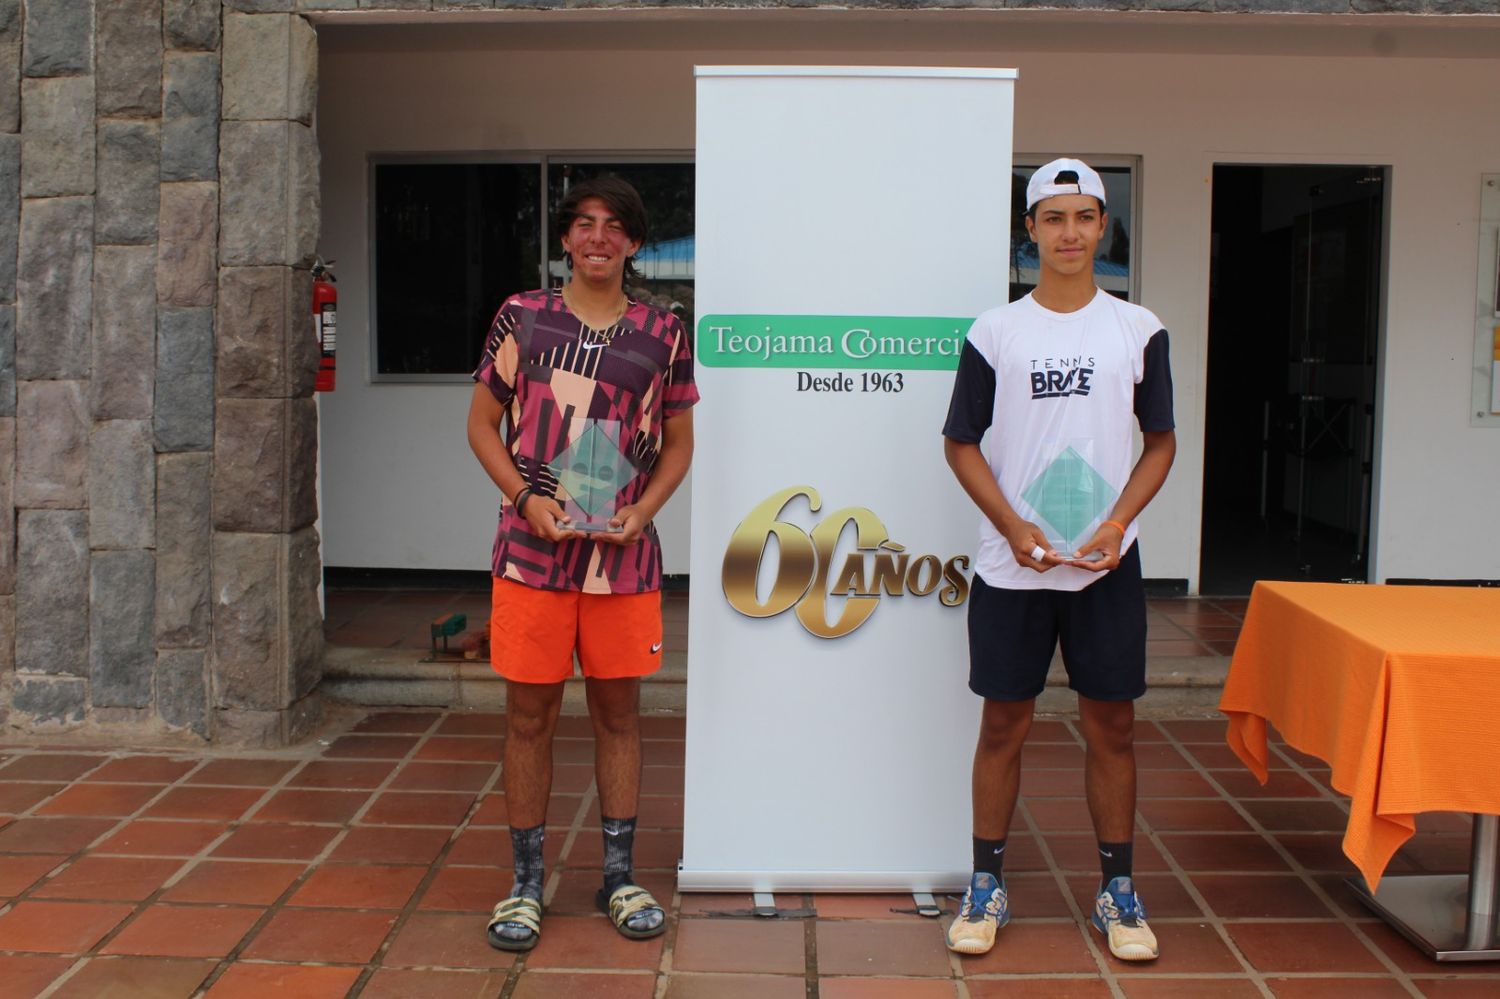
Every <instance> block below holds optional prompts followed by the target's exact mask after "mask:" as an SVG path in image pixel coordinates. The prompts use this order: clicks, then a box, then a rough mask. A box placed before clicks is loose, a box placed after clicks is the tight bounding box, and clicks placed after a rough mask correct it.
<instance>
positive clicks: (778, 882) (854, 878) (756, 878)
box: [677, 864, 970, 908]
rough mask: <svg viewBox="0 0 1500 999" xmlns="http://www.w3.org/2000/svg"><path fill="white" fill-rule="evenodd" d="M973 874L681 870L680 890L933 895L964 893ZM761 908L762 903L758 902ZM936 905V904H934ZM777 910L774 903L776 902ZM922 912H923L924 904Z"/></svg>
mask: <svg viewBox="0 0 1500 999" xmlns="http://www.w3.org/2000/svg"><path fill="white" fill-rule="evenodd" d="M969 877H970V872H969V870H968V869H964V870H949V871H709V870H699V869H689V868H687V867H685V866H683V865H681V864H679V865H678V868H677V889H678V891H682V892H696V891H705V892H745V893H747V894H751V895H757V896H758V895H761V894H765V895H774V894H775V893H777V892H829V893H855V892H890V893H899V894H903V895H913V896H916V895H919V894H925V895H926V896H927V897H928V898H929V899H931V898H932V896H933V895H936V894H942V893H945V892H962V891H963V890H964V889H965V888H967V887H968V886H969ZM755 904H756V906H757V907H759V906H760V904H761V903H760V899H759V898H757V899H756V900H755ZM933 904H934V905H935V904H936V903H933ZM772 906H773V908H774V899H773V901H772ZM918 908H921V903H920V901H919V902H918Z"/></svg>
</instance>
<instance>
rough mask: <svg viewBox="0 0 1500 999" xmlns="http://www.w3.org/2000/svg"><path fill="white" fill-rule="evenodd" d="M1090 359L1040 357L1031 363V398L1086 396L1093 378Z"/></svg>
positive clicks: (1092, 360) (1092, 365) (1093, 361)
mask: <svg viewBox="0 0 1500 999" xmlns="http://www.w3.org/2000/svg"><path fill="white" fill-rule="evenodd" d="M1097 363H1098V362H1096V361H1095V360H1094V359H1093V358H1092V357H1040V358H1037V359H1035V360H1033V361H1032V362H1031V397H1032V398H1033V399H1062V398H1066V397H1067V396H1070V395H1088V394H1089V388H1090V387H1091V383H1092V380H1093V377H1094V366H1095V364H1097Z"/></svg>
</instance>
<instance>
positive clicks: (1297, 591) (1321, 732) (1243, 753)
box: [1219, 582, 1500, 891]
mask: <svg viewBox="0 0 1500 999" xmlns="http://www.w3.org/2000/svg"><path fill="white" fill-rule="evenodd" d="M1219 709H1220V710H1221V711H1223V712H1224V713H1225V714H1226V715H1228V716H1229V736H1228V738H1229V745H1230V747H1231V748H1232V749H1233V750H1234V751H1235V753H1236V754H1237V755H1238V756H1239V758H1240V759H1241V760H1243V761H1244V762H1245V765H1246V766H1247V767H1249V768H1250V769H1251V770H1252V771H1254V772H1255V775H1256V776H1257V777H1259V778H1260V781H1261V783H1262V784H1264V783H1265V782H1266V779H1267V770H1266V761H1267V749H1266V723H1267V722H1269V723H1271V724H1272V725H1275V726H1276V728H1277V729H1278V730H1279V731H1280V733H1281V735H1282V737H1283V738H1284V739H1285V740H1286V741H1287V744H1288V745H1291V746H1293V747H1295V748H1297V749H1299V750H1301V751H1302V752H1304V753H1310V754H1311V755H1313V756H1317V757H1319V758H1321V759H1323V760H1326V761H1328V764H1329V766H1330V767H1332V769H1333V786H1334V787H1335V788H1336V789H1337V790H1338V791H1339V792H1341V793H1343V794H1346V795H1348V796H1349V798H1350V799H1351V801H1350V812H1349V826H1348V829H1347V830H1346V831H1345V834H1344V853H1345V854H1346V855H1347V856H1348V857H1349V859H1350V860H1352V861H1353V862H1354V864H1355V866H1356V867H1358V868H1359V870H1360V873H1361V874H1363V875H1364V877H1365V882H1366V883H1367V884H1368V885H1369V886H1370V889H1371V890H1372V891H1373V890H1374V889H1375V887H1376V886H1377V885H1378V884H1379V882H1380V876H1381V874H1382V873H1383V872H1384V871H1385V867H1386V864H1387V863H1389V862H1390V859H1391V855H1392V854H1394V853H1395V852H1396V850H1397V849H1399V848H1400V846H1401V844H1402V843H1404V842H1406V840H1407V839H1409V838H1410V837H1411V835H1412V833H1413V831H1414V830H1415V828H1416V815H1417V813H1418V812H1428V811H1453V812H1480V813H1493V814H1500V589H1479V588H1469V587H1447V586H1357V585H1346V584H1338V583H1274V582H1262V583H1257V584H1256V585H1255V590H1254V592H1253V593H1252V594H1251V597H1250V609H1249V611H1248V612H1247V613H1246V616H1245V627H1244V628H1243V629H1242V630H1241V632H1240V639H1239V644H1238V645H1237V646H1236V647H1235V650H1234V660H1233V661H1232V662H1231V664H1230V667H1229V679H1228V680H1227V681H1226V682H1225V684H1224V695H1223V697H1222V698H1221V699H1220V701H1219Z"/></svg>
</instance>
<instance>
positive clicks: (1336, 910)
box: [1167, 722, 1422, 999]
mask: <svg viewBox="0 0 1500 999" xmlns="http://www.w3.org/2000/svg"><path fill="white" fill-rule="evenodd" d="M1226 727H1227V722H1226ZM1167 734H1168V736H1169V737H1170V738H1172V739H1173V740H1174V742H1175V741H1176V740H1175V737H1174V736H1172V735H1171V733H1170V732H1168V733H1167ZM1267 745H1268V747H1269V748H1270V749H1271V751H1272V752H1274V753H1276V754H1277V755H1279V756H1281V757H1282V758H1283V759H1284V760H1286V761H1287V763H1288V764H1289V765H1290V768H1291V770H1292V771H1293V772H1294V773H1296V774H1298V775H1299V776H1300V777H1301V778H1302V779H1303V780H1307V781H1312V783H1313V785H1314V786H1315V787H1317V788H1318V791H1319V792H1320V793H1319V795H1318V797H1319V798H1322V799H1326V800H1331V801H1333V802H1334V803H1335V804H1336V805H1338V806H1339V807H1340V808H1341V809H1343V810H1344V811H1345V812H1346V813H1347V812H1348V805H1347V804H1346V803H1345V802H1344V801H1343V800H1342V799H1340V798H1339V797H1337V796H1336V795H1334V794H1333V792H1331V791H1329V789H1328V788H1326V787H1324V785H1323V784H1322V782H1320V781H1317V780H1314V779H1313V777H1312V775H1311V774H1309V773H1308V771H1307V770H1306V769H1305V768H1304V767H1303V766H1302V765H1301V764H1300V763H1299V762H1298V761H1296V760H1294V759H1292V758H1291V757H1290V756H1288V755H1287V754H1286V753H1283V752H1281V750H1280V748H1279V747H1278V746H1277V744H1276V742H1275V741H1272V740H1268V741H1267ZM1195 763H1196V760H1195ZM1200 769H1201V770H1202V774H1201V776H1202V777H1203V778H1204V779H1205V780H1208V781H1209V782H1210V783H1211V784H1212V786H1213V787H1214V788H1215V789H1216V790H1217V791H1218V792H1219V794H1220V795H1221V796H1222V797H1223V798H1224V800H1226V801H1227V802H1229V804H1230V807H1232V808H1233V809H1235V811H1237V812H1239V813H1240V816H1241V817H1242V818H1243V819H1244V820H1245V821H1246V822H1248V823H1249V824H1250V828H1251V830H1252V831H1254V832H1255V833H1257V834H1258V835H1259V836H1260V837H1261V838H1262V839H1263V840H1265V841H1266V842H1267V843H1268V844H1269V845H1270V846H1271V848H1272V850H1274V851H1275V852H1276V854H1277V855H1278V856H1280V857H1281V859H1282V861H1283V862H1284V863H1286V864H1287V865H1288V866H1290V868H1291V870H1292V873H1293V874H1294V875H1296V876H1297V877H1298V878H1299V879H1300V880H1301V881H1302V884H1303V886H1304V887H1306V888H1307V889H1308V890H1310V891H1311V892H1312V893H1313V895H1314V896H1315V897H1316V898H1317V899H1318V900H1319V901H1320V902H1322V903H1323V905H1324V906H1325V907H1326V908H1327V909H1328V910H1329V911H1330V912H1331V913H1333V921H1334V922H1337V923H1339V924H1341V925H1342V926H1343V927H1344V928H1345V929H1346V930H1348V931H1349V932H1350V933H1351V934H1352V935H1353V936H1354V937H1355V939H1357V940H1359V941H1360V943H1362V944H1363V945H1364V947H1365V949H1366V950H1367V951H1369V952H1370V953H1371V954H1372V955H1373V956H1374V957H1375V959H1376V961H1377V962H1379V963H1380V964H1381V965H1383V966H1384V967H1385V968H1386V970H1387V972H1388V973H1389V975H1390V976H1391V977H1393V978H1395V979H1396V981H1397V983H1398V984H1399V985H1401V987H1402V988H1404V989H1406V991H1407V992H1408V993H1409V994H1411V995H1414V996H1417V997H1418V999H1421V995H1422V993H1421V991H1420V990H1419V989H1417V988H1416V987H1415V986H1414V985H1413V984H1412V982H1411V979H1410V977H1409V976H1408V975H1407V974H1406V973H1405V972H1404V971H1403V970H1402V969H1401V967H1400V966H1399V965H1398V964H1396V963H1395V961H1393V960H1392V959H1391V958H1390V956H1389V955H1387V954H1386V953H1385V951H1384V949H1382V948H1381V947H1379V946H1378V945H1376V943H1375V941H1373V940H1371V939H1370V937H1369V935H1368V934H1367V933H1365V932H1364V930H1363V929H1361V928H1360V926H1359V924H1358V923H1357V922H1356V921H1355V920H1354V919H1353V918H1352V917H1350V915H1349V914H1348V912H1346V911H1345V910H1344V907H1343V906H1341V905H1339V904H1338V903H1337V902H1335V901H1334V899H1333V897H1332V896H1331V895H1329V894H1328V893H1327V892H1326V891H1324V890H1323V886H1322V885H1320V884H1318V882H1317V879H1316V878H1314V877H1313V876H1312V872H1310V871H1308V870H1307V868H1305V867H1304V866H1303V865H1302V863H1301V861H1299V860H1298V859H1297V858H1296V857H1295V856H1294V855H1293V854H1292V852H1291V851H1290V850H1288V849H1287V848H1286V847H1285V846H1283V845H1282V843H1281V840H1280V839H1279V838H1278V837H1277V836H1276V834H1274V833H1271V832H1269V831H1267V830H1266V828H1265V826H1264V825H1262V824H1261V822H1260V821H1259V820H1258V819H1257V818H1256V817H1255V816H1254V815H1253V814H1251V812H1250V811H1249V809H1247V808H1245V807H1244V804H1243V803H1242V802H1240V801H1239V800H1238V799H1237V798H1236V797H1235V796H1234V795H1231V794H1230V793H1229V792H1228V791H1226V790H1225V789H1224V787H1223V785H1221V784H1220V783H1219V782H1218V781H1217V780H1216V779H1214V778H1213V776H1212V773H1211V772H1210V771H1208V770H1207V769H1206V768H1201V767H1200Z"/></svg>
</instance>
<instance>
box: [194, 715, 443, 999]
mask: <svg viewBox="0 0 1500 999" xmlns="http://www.w3.org/2000/svg"><path fill="white" fill-rule="evenodd" d="M429 727H430V726H429ZM314 745H318V743H314ZM415 748H416V746H415V744H414V745H413V747H412V750H413V751H414V750H415ZM321 759H324V757H323V756H322V754H321V753H319V754H318V755H317V756H305V757H303V758H302V759H301V760H300V761H299V762H298V763H297V765H295V766H293V767H291V768H290V769H289V770H287V772H286V773H284V774H282V775H281V779H280V780H278V781H277V782H276V783H275V784H273V785H271V786H270V787H268V788H267V789H266V793H265V794H264V795H262V796H261V799H260V800H259V801H258V802H256V804H255V805H253V806H252V808H253V811H247V812H246V813H245V815H246V816H249V815H253V814H255V812H258V811H260V809H261V808H263V807H265V804H266V803H267V802H269V801H270V800H271V799H272V798H273V797H275V795H276V794H279V793H280V792H282V791H285V790H292V789H293V788H292V785H291V780H292V778H293V777H295V776H296V775H297V774H299V773H301V772H302V771H304V770H306V769H307V767H308V765H309V764H311V763H315V762H317V761H319V760H321ZM400 769H401V768H400V766H399V765H397V766H395V767H392V768H391V773H390V774H387V775H386V779H387V780H389V779H391V777H392V776H393V775H394V774H395V773H396V772H397V771H399V770H400ZM307 790H317V789H314V788H308V789H307ZM373 796H374V794H373V792H372V793H371V797H372V798H373ZM244 821H245V819H244V818H241V820H240V821H239V822H236V823H233V824H232V825H231V827H230V828H229V829H227V830H225V833H224V835H223V836H221V837H219V839H217V840H215V841H214V843H211V844H210V845H209V846H207V847H205V848H204V851H203V854H205V855H206V854H207V852H208V851H209V850H211V849H213V848H215V847H216V846H218V845H221V844H222V843H223V842H224V841H225V840H227V839H228V837H229V836H230V835H232V833H233V832H234V831H237V830H238V829H239V828H240V827H241V826H242V825H243V824H244ZM291 824H297V825H300V824H306V823H291ZM348 829H349V827H348V825H347V824H346V825H344V826H343V827H342V829H341V831H340V832H338V833H335V834H334V835H333V837H331V838H330V839H329V840H328V842H326V843H324V844H323V848H322V849H321V850H320V851H319V852H318V853H317V854H315V855H314V856H313V857H311V858H309V859H307V860H306V861H305V862H304V867H303V870H302V873H301V874H299V875H298V876H297V877H296V878H295V879H294V880H293V881H292V883H291V884H289V885H287V887H286V888H285V889H284V890H283V891H282V893H281V894H280V895H278V896H277V897H276V899H275V900H274V901H272V902H271V904H270V905H268V906H266V907H265V910H264V911H263V912H262V913H261V915H260V918H258V919H257V920H256V921H255V922H254V923H253V924H252V925H251V926H250V928H249V929H248V930H246V931H245V933H244V934H243V935H242V936H241V937H240V939H239V941H238V942H236V944H235V945H234V946H233V947H232V948H230V950H229V953H227V954H226V955H224V957H223V958H222V959H221V960H220V961H219V963H218V965H217V966H215V967H214V969H213V970H212V971H210V972H209V973H208V976H207V977H206V978H205V979H204V980H203V981H202V982H201V983H200V984H199V986H198V989H197V991H196V992H195V993H194V996H195V997H199V996H202V995H204V994H205V993H207V992H208V990H209V989H211V988H213V987H214V985H215V984H216V983H217V982H218V981H219V979H220V978H222V977H223V976H224V975H226V974H227V973H228V972H229V969H230V968H232V967H233V966H234V965H235V964H237V963H239V959H240V956H241V955H242V954H243V953H244V951H245V948H246V947H248V946H250V945H252V944H253V943H254V942H255V940H256V939H257V938H258V937H259V936H260V935H261V933H262V932H264V931H265V928H266V927H267V926H269V925H270V924H271V921H272V920H274V919H275V917H276V915H277V914H278V913H281V912H283V911H285V907H286V903H287V902H289V901H290V900H291V899H292V897H293V896H295V895H296V893H297V892H298V891H300V890H301V889H302V887H303V885H305V884H307V882H308V880H309V879H310V878H311V877H312V875H313V874H315V873H316V872H317V871H319V870H321V869H322V866H323V863H324V862H325V861H326V860H328V858H329V857H330V856H332V854H333V851H334V850H335V849H337V847H338V845H339V844H340V843H341V842H343V840H344V839H345V837H346V835H347V833H348ZM204 859H207V858H206V857H205V856H202V855H200V858H199V862H200V863H201V862H202V861H203V860H204ZM236 859H237V858H236ZM293 862H294V861H293Z"/></svg>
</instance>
